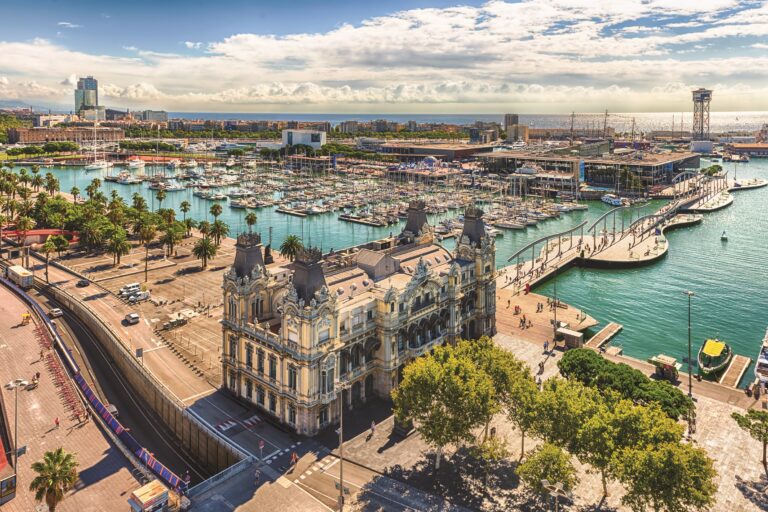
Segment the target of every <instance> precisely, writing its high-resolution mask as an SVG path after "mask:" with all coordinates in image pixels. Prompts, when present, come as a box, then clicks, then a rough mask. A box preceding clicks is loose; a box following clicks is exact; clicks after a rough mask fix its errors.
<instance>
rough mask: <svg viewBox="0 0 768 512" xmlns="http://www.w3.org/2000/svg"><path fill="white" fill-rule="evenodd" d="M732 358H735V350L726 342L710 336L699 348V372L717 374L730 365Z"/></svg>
mask: <svg viewBox="0 0 768 512" xmlns="http://www.w3.org/2000/svg"><path fill="white" fill-rule="evenodd" d="M731 359H733V350H731V347H730V346H729V345H728V344H727V343H726V342H724V341H720V340H719V339H717V338H709V339H707V340H706V341H704V344H703V345H702V346H701V348H700V349H699V355H698V362H699V373H701V374H702V375H717V374H718V373H720V372H722V371H723V370H725V369H726V368H727V367H728V364H729V363H730V362H731Z"/></svg>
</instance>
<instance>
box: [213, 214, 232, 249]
mask: <svg viewBox="0 0 768 512" xmlns="http://www.w3.org/2000/svg"><path fill="white" fill-rule="evenodd" d="M228 234H229V226H227V225H226V223H225V222H224V221H221V220H218V219H217V220H215V221H213V224H211V236H212V237H213V239H214V241H215V242H216V247H218V246H220V245H221V239H222V238H224V237H225V236H227V235H228Z"/></svg>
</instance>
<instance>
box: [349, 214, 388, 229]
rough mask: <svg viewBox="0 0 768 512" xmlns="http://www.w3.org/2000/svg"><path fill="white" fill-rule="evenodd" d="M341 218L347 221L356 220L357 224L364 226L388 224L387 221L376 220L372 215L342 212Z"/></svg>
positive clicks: (378, 226) (377, 226)
mask: <svg viewBox="0 0 768 512" xmlns="http://www.w3.org/2000/svg"><path fill="white" fill-rule="evenodd" d="M339 220H343V221H345V222H354V223H355V224H363V225H364V226H373V227H376V228H380V227H383V226H386V225H387V223H386V222H384V221H383V220H375V219H373V218H371V217H358V216H357V215H347V214H342V215H339Z"/></svg>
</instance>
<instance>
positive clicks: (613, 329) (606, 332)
mask: <svg viewBox="0 0 768 512" xmlns="http://www.w3.org/2000/svg"><path fill="white" fill-rule="evenodd" d="M623 328H624V326H623V325H621V324H617V323H616V322H611V323H609V324H608V325H606V326H605V327H603V328H602V329H600V332H598V333H597V334H595V335H594V336H592V337H591V338H590V339H589V341H587V342H586V343H585V344H584V347H586V348H591V349H594V350H599V349H600V347H602V346H603V345H605V344H606V343H608V342H609V341H611V339H612V338H613V337H614V336H616V335H617V334H619V332H620V331H621V330H622V329H623Z"/></svg>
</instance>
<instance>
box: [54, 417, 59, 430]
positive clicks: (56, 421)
mask: <svg viewBox="0 0 768 512" xmlns="http://www.w3.org/2000/svg"><path fill="white" fill-rule="evenodd" d="M53 424H54V428H59V417H58V416H56V419H55V420H53Z"/></svg>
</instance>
